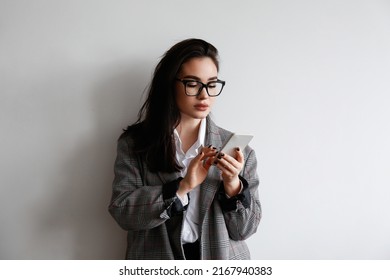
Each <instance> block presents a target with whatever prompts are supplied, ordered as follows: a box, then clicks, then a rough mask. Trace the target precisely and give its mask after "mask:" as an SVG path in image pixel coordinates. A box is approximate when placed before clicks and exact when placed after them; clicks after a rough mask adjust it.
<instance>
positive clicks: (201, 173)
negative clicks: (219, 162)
mask: <svg viewBox="0 0 390 280" xmlns="http://www.w3.org/2000/svg"><path fill="white" fill-rule="evenodd" d="M215 155H216V150H215V148H212V147H206V148H202V150H201V152H200V154H198V155H197V156H196V157H195V158H193V159H192V161H191V162H190V165H189V166H188V169H187V174H186V175H185V177H184V178H183V180H181V181H180V184H179V189H178V190H177V194H178V195H179V196H180V197H184V196H185V195H186V194H187V193H189V192H190V191H191V190H192V189H194V188H195V187H196V186H198V185H200V184H201V183H203V181H204V180H205V179H206V176H207V173H208V171H209V169H210V166H211V165H212V163H213V160H214V158H213V157H214V156H215Z"/></svg>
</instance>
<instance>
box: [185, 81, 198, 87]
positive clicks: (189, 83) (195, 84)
mask: <svg viewBox="0 0 390 280" xmlns="http://www.w3.org/2000/svg"><path fill="white" fill-rule="evenodd" d="M186 84H187V86H188V87H197V86H198V82H197V81H187V83H186Z"/></svg>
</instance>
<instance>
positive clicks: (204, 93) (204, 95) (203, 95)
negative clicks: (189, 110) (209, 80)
mask: <svg viewBox="0 0 390 280" xmlns="http://www.w3.org/2000/svg"><path fill="white" fill-rule="evenodd" d="M196 97H197V98H198V99H206V98H208V97H209V95H208V93H207V89H206V87H205V86H203V87H202V89H201V90H200V92H199V94H198V95H197V96H196Z"/></svg>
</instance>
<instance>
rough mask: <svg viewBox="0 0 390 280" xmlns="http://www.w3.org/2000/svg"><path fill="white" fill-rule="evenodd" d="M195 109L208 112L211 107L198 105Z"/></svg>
mask: <svg viewBox="0 0 390 280" xmlns="http://www.w3.org/2000/svg"><path fill="white" fill-rule="evenodd" d="M194 107H195V109H197V110H199V111H206V110H207V109H208V108H209V105H207V104H197V105H195V106H194Z"/></svg>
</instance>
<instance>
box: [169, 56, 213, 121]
mask: <svg viewBox="0 0 390 280" xmlns="http://www.w3.org/2000/svg"><path fill="white" fill-rule="evenodd" d="M217 76H218V70H217V66H216V65H215V64H214V62H213V60H212V59H211V58H209V57H200V58H193V59H191V60H189V61H187V62H186V63H184V64H183V65H182V67H181V71H180V72H179V74H178V75H177V78H179V79H181V80H182V79H185V80H196V81H200V82H202V83H204V84H207V83H208V82H210V81H215V80H217ZM215 98H216V97H210V96H209V95H208V94H207V92H206V88H203V89H202V91H201V93H200V94H199V95H197V96H187V95H186V93H185V87H184V85H183V83H182V82H180V81H177V82H176V103H177V106H178V108H179V110H180V113H181V116H182V119H183V118H193V119H203V118H205V117H207V115H208V114H209V113H210V111H211V108H212V106H213V104H214V101H215Z"/></svg>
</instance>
